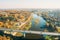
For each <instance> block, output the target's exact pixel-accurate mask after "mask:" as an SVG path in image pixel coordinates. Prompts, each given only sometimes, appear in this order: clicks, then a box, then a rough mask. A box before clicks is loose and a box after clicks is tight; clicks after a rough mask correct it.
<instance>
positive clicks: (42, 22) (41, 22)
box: [30, 14, 46, 31]
mask: <svg viewBox="0 0 60 40" xmlns="http://www.w3.org/2000/svg"><path fill="white" fill-rule="evenodd" d="M32 15H33V18H32V21H31V22H32V27H31V28H30V30H33V31H40V30H41V28H42V30H44V27H45V26H44V25H45V24H46V21H45V20H44V19H43V18H42V17H41V16H38V15H37V14H32ZM37 18H38V19H39V23H38V24H37V25H36V23H35V20H36V19H37Z"/></svg>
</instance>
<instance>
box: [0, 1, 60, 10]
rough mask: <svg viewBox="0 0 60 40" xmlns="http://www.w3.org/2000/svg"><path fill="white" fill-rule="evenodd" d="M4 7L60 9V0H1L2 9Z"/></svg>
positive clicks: (0, 6)
mask: <svg viewBox="0 0 60 40" xmlns="http://www.w3.org/2000/svg"><path fill="white" fill-rule="evenodd" d="M4 8H7V9H8V8H50V9H52V8H53V9H57V8H58V9H60V0H0V9H4Z"/></svg>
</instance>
